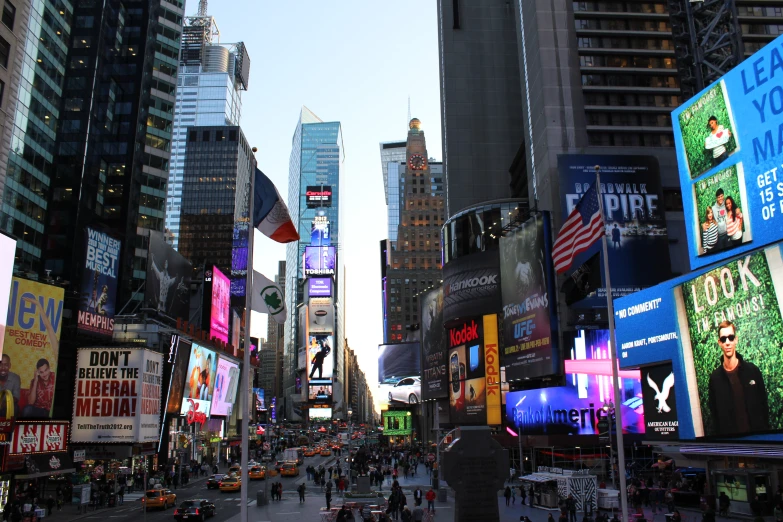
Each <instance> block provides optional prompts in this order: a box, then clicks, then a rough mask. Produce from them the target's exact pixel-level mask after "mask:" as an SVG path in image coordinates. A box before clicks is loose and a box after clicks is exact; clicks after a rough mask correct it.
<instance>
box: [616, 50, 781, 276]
mask: <svg viewBox="0 0 783 522" xmlns="http://www.w3.org/2000/svg"><path fill="white" fill-rule="evenodd" d="M781 45H783V36H778V37H777V38H776V39H775V40H774V41H772V42H770V43H768V44H767V45H766V46H764V47H762V48H761V49H760V50H759V51H757V52H756V53H755V54H753V55H752V56H751V57H750V58H748V59H747V60H745V61H744V62H742V63H740V64H739V65H737V66H736V67H734V68H733V69H732V70H731V71H729V72H728V73H727V74H725V75H724V76H723V77H722V78H721V79H720V80H718V81H716V82H715V83H713V84H711V85H709V86H708V87H706V88H705V89H704V90H703V91H701V92H700V93H699V94H697V95H696V96H694V97H693V98H691V99H690V100H688V101H687V102H686V103H684V104H683V105H681V106H680V107H678V108H677V109H676V110H674V111H673V112H672V121H673V123H674V125H673V128H674V144H675V149H676V151H677V164H678V167H679V173H680V184H681V186H682V198H683V207H684V212H685V227H686V232H687V236H688V253H689V255H690V262H691V268H698V267H702V266H705V265H707V264H710V263H715V262H717V261H720V260H721V259H725V258H726V257H729V256H734V255H738V254H740V253H743V252H746V251H748V250H751V249H754V248H760V247H763V246H764V245H768V244H770V243H773V242H775V241H780V240H781V239H783V226H781V222H783V180H781V179H779V178H780V165H781V158H782V157H783V145H781V143H783V142H781V140H780V134H781V132H783V131H781V127H780V117H779V114H780V113H781V106H783V102H781V101H780V99H781V95H780V90H781V76H780V68H781V65H780V61H781V58H780V53H781V51H780V48H781ZM776 70H777V72H778V74H777V76H776V75H775V73H776ZM730 200H731V201H730ZM710 214H711V216H710ZM613 279H614V278H613ZM612 282H614V281H612Z"/></svg>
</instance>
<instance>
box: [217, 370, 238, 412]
mask: <svg viewBox="0 0 783 522" xmlns="http://www.w3.org/2000/svg"><path fill="white" fill-rule="evenodd" d="M238 387H239V364H237V363H235V362H234V361H232V360H231V359H228V358H227V357H224V356H222V355H221V356H219V357H218V363H217V373H216V375H215V386H214V388H213V391H212V406H211V408H210V414H211V415H231V410H232V409H233V407H234V401H235V398H236V393H237V388H238Z"/></svg>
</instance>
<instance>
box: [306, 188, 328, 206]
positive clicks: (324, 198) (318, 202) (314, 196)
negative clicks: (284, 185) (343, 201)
mask: <svg viewBox="0 0 783 522" xmlns="http://www.w3.org/2000/svg"><path fill="white" fill-rule="evenodd" d="M305 201H306V202H307V208H318V207H331V206H332V187H331V186H330V185H317V186H312V185H307V191H306V192H305Z"/></svg>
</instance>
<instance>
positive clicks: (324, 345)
mask: <svg viewBox="0 0 783 522" xmlns="http://www.w3.org/2000/svg"><path fill="white" fill-rule="evenodd" d="M333 347H334V336H332V335H331V334H314V335H311V336H310V337H309V342H308V345H307V367H308V373H307V375H308V379H310V380H312V379H314V378H315V379H327V380H331V379H332V378H333V377H334V356H333V355H332V348H333ZM316 375H317V376H316Z"/></svg>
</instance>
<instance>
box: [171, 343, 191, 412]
mask: <svg viewBox="0 0 783 522" xmlns="http://www.w3.org/2000/svg"><path fill="white" fill-rule="evenodd" d="M191 349H192V345H191V344H190V341H187V340H185V339H183V338H182V337H180V336H179V335H172V336H171V340H170V341H169V353H168V358H167V360H166V364H168V365H170V366H171V380H170V382H169V394H168V401H167V402H166V413H173V414H178V413H179V412H180V410H181V409H182V395H183V393H184V390H185V377H186V376H187V372H188V362H189V359H190V351H191Z"/></svg>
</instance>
